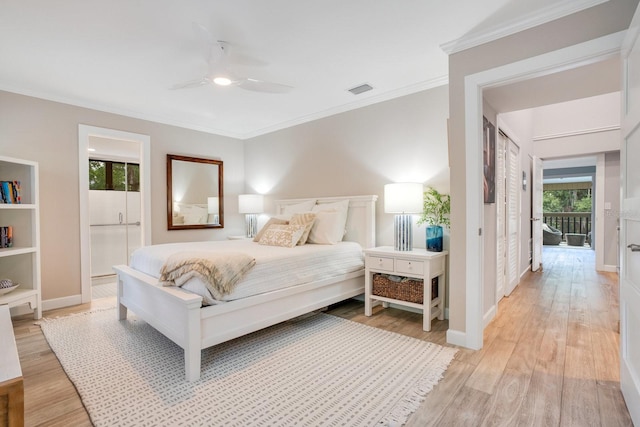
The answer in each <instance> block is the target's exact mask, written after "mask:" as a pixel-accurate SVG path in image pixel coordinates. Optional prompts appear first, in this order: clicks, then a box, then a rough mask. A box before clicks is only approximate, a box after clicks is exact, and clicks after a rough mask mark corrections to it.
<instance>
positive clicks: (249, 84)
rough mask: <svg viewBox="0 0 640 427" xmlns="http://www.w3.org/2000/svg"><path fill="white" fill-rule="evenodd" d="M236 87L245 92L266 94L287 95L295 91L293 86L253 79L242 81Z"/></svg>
mask: <svg viewBox="0 0 640 427" xmlns="http://www.w3.org/2000/svg"><path fill="white" fill-rule="evenodd" d="M236 85H237V86H238V87H239V88H241V89H244V90H250V91H253V92H265V93H287V92H290V91H291V90H292V89H293V87H292V86H288V85H284V84H280V83H273V82H267V81H264V80H257V79H251V78H244V79H240V80H239V81H238V82H237V83H236Z"/></svg>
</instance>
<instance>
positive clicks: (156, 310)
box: [114, 265, 202, 381]
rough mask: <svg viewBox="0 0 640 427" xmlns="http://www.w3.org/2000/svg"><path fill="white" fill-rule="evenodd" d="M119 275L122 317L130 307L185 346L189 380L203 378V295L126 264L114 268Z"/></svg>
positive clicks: (140, 316)
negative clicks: (163, 282)
mask: <svg viewBox="0 0 640 427" xmlns="http://www.w3.org/2000/svg"><path fill="white" fill-rule="evenodd" d="M114 270H115V271H116V273H117V274H118V297H117V304H118V307H117V308H118V319H119V320H123V319H125V318H126V317H127V309H130V310H132V311H133V312H134V313H135V314H136V316H138V317H139V318H141V319H142V320H144V321H145V322H147V323H149V324H150V325H151V326H153V327H154V328H155V329H156V330H158V331H159V332H160V333H162V334H163V335H165V336H166V337H167V338H169V339H170V340H171V341H173V342H174V343H176V344H177V345H179V346H180V347H182V348H183V349H184V357H185V370H186V372H185V374H186V377H187V380H188V381H195V380H197V379H198V378H200V359H201V356H200V350H201V349H202V334H201V330H202V328H201V326H200V325H201V321H200V319H201V317H200V316H201V311H202V310H201V307H202V297H201V296H199V295H196V294H193V293H190V292H187V291H183V290H182V289H180V288H175V287H163V286H160V285H158V280H157V279H155V278H153V277H151V276H148V275H146V274H144V273H140V272H139V271H136V270H134V269H132V268H130V267H128V266H126V265H118V266H115V267H114Z"/></svg>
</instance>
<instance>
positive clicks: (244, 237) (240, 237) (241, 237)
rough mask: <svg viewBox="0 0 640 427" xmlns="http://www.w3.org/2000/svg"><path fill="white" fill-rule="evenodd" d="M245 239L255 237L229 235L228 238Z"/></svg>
mask: <svg viewBox="0 0 640 427" xmlns="http://www.w3.org/2000/svg"><path fill="white" fill-rule="evenodd" d="M245 239H253V237H247V236H227V240H245Z"/></svg>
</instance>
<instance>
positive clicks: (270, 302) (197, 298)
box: [114, 196, 377, 381]
mask: <svg viewBox="0 0 640 427" xmlns="http://www.w3.org/2000/svg"><path fill="white" fill-rule="evenodd" d="M376 199H377V196H354V197H332V198H317V199H294V200H280V201H277V202H276V213H277V214H278V215H281V214H285V213H287V212H290V211H291V210H290V208H291V207H292V206H299V205H300V204H301V203H304V204H308V205H309V206H311V207H312V209H316V208H317V209H318V210H322V209H323V208H328V207H329V206H330V205H332V204H337V203H342V204H348V207H349V208H348V211H347V218H346V225H344V226H343V227H340V228H339V230H340V235H342V234H343V232H344V237H343V238H342V240H343V241H342V242H339V243H336V244H335V245H329V244H326V245H321V244H306V245H302V246H295V247H291V248H282V247H275V246H264V245H260V243H257V242H253V241H250V240H242V241H238V240H229V241H216V242H197V243H191V244H189V243H176V244H166V245H154V246H150V247H148V249H149V250H150V251H151V252H153V251H157V252H158V253H160V254H163V256H165V257H167V256H170V255H169V254H170V253H171V251H172V250H174V252H175V251H184V250H189V251H195V250H199V249H200V248H205V247H207V246H197V245H198V244H200V245H206V244H207V243H210V244H211V245H212V246H211V247H216V248H220V247H221V245H222V246H225V249H223V250H225V251H227V252H228V251H231V252H234V251H237V252H242V251H243V248H248V245H254V248H253V249H251V251H253V252H252V253H256V254H259V253H261V252H262V253H265V254H267V257H271V256H272V254H276V253H280V254H281V253H283V252H289V253H290V255H285V257H286V258H282V263H281V264H277V265H275V267H276V268H274V272H273V273H274V275H272V276H268V275H267V274H266V273H264V274H263V272H262V271H260V272H258V271H253V269H255V268H258V267H259V264H260V263H261V262H263V260H262V259H261V258H259V257H258V256H256V257H255V259H256V265H255V266H254V267H252V270H249V271H248V272H247V273H246V275H245V276H244V277H243V278H242V279H241V280H240V281H239V282H238V284H237V288H236V291H234V292H235V293H238V292H241V291H243V289H246V288H245V287H243V285H244V281H245V279H246V281H249V279H251V276H252V275H253V276H256V275H257V274H260V276H261V277H260V279H261V280H256V281H255V282H256V283H257V284H258V285H259V288H260V291H259V292H257V293H252V294H247V295H246V296H244V295H242V296H240V297H238V299H231V300H221V301H220V302H219V303H217V304H214V305H208V306H203V297H202V296H201V295H198V294H196V293H193V292H189V291H187V290H184V289H183V288H180V287H175V286H170V287H166V286H165V287H163V286H162V285H161V284H160V281H159V279H158V277H160V275H159V273H155V272H157V271H158V270H159V267H158V265H163V264H162V262H161V261H158V258H157V257H156V258H154V259H152V260H151V261H145V262H147V263H148V264H147V265H149V264H152V263H154V262H155V263H156V264H157V265H156V266H153V267H148V266H147V267H143V265H142V264H139V265H136V268H133V267H129V266H125V265H120V266H115V267H114V269H115V270H116V272H117V273H118V308H119V309H118V317H119V319H125V318H126V316H127V310H128V309H130V310H131V311H132V312H133V313H135V315H136V316H137V317H139V318H141V319H143V320H145V321H146V322H147V323H149V324H150V325H152V326H153V327H154V328H156V329H157V330H158V331H159V332H161V333H162V334H164V335H165V336H166V337H168V338H169V339H171V340H172V341H173V342H175V343H176V344H177V345H179V346H180V347H182V348H183V349H184V355H185V373H186V378H187V379H188V380H189V381H194V380H197V379H198V378H199V377H200V363H201V350H202V349H205V348H208V347H211V346H214V345H216V344H219V343H222V342H225V341H228V340H231V339H234V338H237V337H239V336H242V335H246V334H248V333H251V332H254V331H257V330H259V329H262V328H265V327H268V326H271V325H274V324H276V323H279V322H283V321H285V320H288V319H291V318H293V317H296V316H299V315H302V314H305V313H309V312H311V311H313V310H317V309H320V308H323V307H326V306H328V305H330V304H334V303H337V302H339V301H343V300H345V299H348V298H352V297H355V296H357V295H360V294H362V293H364V257H363V255H362V249H363V248H368V247H373V246H375V202H376ZM307 210H311V209H307ZM331 215H333V214H332V211H331V210H328V213H326V214H325V216H326V217H330V216H331ZM312 233H313V232H312ZM354 242H355V243H354ZM353 245H355V248H356V251H357V257H358V264H357V265H355V264H353V265H351V266H350V267H348V268H346V269H345V268H343V269H342V270H339V269H337V265H338V264H340V262H333V263H331V262H330V263H329V266H328V267H327V266H325V267H322V269H317V268H316V270H323V271H322V273H323V274H324V275H323V276H306V273H305V274H298V273H295V274H294V273H292V271H293V270H291V269H290V267H289V265H290V264H291V265H293V264H296V263H297V261H298V260H297V258H296V257H298V256H300V254H305V253H306V254H309V253H311V254H315V253H319V252H315V251H317V250H319V251H320V253H321V252H325V253H327V254H329V253H330V252H332V251H333V250H334V249H335V250H336V251H346V250H347V249H346V247H348V246H353ZM314 247H315V248H314ZM213 250H217V249H213ZM168 251H169V252H168ZM178 253H179V254H183V253H184V252H178ZM246 253H249V250H248V249H247V252H246ZM343 253H344V252H343ZM273 256H275V255H273ZM315 258H316V257H315V256H314V257H313V260H314V261H313V262H316V261H315ZM165 259H166V258H165ZM278 262H280V261H278ZM132 265H134V263H132ZM312 267H313V265H312ZM333 268H336V270H335V271H332V269H333ZM278 270H279V271H278ZM283 271H284V272H286V273H287V278H288V277H289V276H300V277H301V278H303V280H301V281H300V282H299V283H297V284H295V285H290V284H288V285H287V286H286V287H279V286H280V285H279V284H276V286H273V287H270V286H271V285H272V284H273V283H272V282H277V281H281V280H282V277H283V276H282V272H283ZM289 273H291V274H289ZM278 274H280V276H279V278H278V279H275V278H276V277H278ZM268 277H272V279H269V278H268ZM213 363H215V361H214V362H213Z"/></svg>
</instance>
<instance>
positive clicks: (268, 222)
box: [253, 218, 289, 242]
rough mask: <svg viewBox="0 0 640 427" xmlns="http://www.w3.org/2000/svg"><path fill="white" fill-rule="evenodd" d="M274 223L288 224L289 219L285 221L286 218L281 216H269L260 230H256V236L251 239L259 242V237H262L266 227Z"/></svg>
mask: <svg viewBox="0 0 640 427" xmlns="http://www.w3.org/2000/svg"><path fill="white" fill-rule="evenodd" d="M274 224H280V225H286V224H289V221H287V220H286V219H281V218H269V220H268V221H267V222H266V224H265V225H264V226H263V227H262V228H261V229H260V231H258V232H257V233H256V237H254V238H253V241H254V242H259V241H260V238H261V237H262V235H263V234H264V232H265V231H266V230H267V228H269V226H271V225H274Z"/></svg>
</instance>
